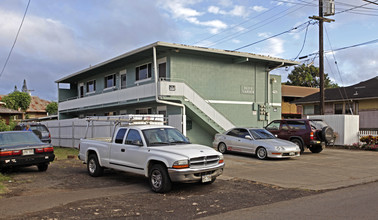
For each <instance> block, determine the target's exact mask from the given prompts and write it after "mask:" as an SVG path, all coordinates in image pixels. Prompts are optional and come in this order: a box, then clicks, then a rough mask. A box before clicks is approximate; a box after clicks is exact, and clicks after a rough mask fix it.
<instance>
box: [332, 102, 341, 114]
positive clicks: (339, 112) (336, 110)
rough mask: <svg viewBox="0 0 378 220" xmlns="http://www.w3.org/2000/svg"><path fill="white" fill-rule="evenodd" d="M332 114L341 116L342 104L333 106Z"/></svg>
mask: <svg viewBox="0 0 378 220" xmlns="http://www.w3.org/2000/svg"><path fill="white" fill-rule="evenodd" d="M334 114H343V104H342V103H341V104H335V105H334Z"/></svg>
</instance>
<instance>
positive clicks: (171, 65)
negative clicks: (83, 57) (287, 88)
mask: <svg viewBox="0 0 378 220" xmlns="http://www.w3.org/2000/svg"><path fill="white" fill-rule="evenodd" d="M296 64H298V63H297V62H294V61H289V60H284V59H278V58H273V57H269V56H262V55H256V54H251V53H243V52H235V51H226V50H218V49H210V48H203V47H195V46H187V45H180V44H172V43H164V42H156V43H153V44H151V45H147V46H145V47H142V48H139V49H136V50H133V51H131V52H128V53H125V54H122V55H120V56H118V57H115V58H113V59H111V60H107V61H105V62H103V63H100V64H97V65H95V66H92V67H89V68H87V69H84V70H81V71H79V72H76V73H73V74H71V75H68V76H66V77H63V78H61V79H59V80H57V81H56V83H58V88H59V89H58V99H59V100H58V104H59V107H58V109H59V119H68V118H75V117H79V118H83V117H86V116H94V115H96V116H106V115H108V116H109V115H123V114H164V115H165V116H166V117H167V120H168V124H169V125H172V126H175V127H176V128H178V129H179V130H181V131H182V132H183V133H184V134H186V135H187V136H188V137H189V138H190V140H191V141H192V142H193V143H202V144H206V145H209V146H210V145H211V142H212V140H213V137H214V134H215V133H218V132H223V131H225V130H227V129H230V128H232V127H234V126H251V127H263V126H264V125H267V123H268V122H269V121H271V120H273V119H279V118H281V77H280V76H276V75H271V74H270V71H271V70H272V69H275V68H278V67H285V66H291V65H296Z"/></svg>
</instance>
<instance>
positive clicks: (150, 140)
mask: <svg viewBox="0 0 378 220" xmlns="http://www.w3.org/2000/svg"><path fill="white" fill-rule="evenodd" d="M143 135H144V139H145V140H146V142H147V145H148V146H159V145H160V146H161V145H170V144H190V142H189V141H188V139H186V137H185V136H184V135H183V134H181V133H180V132H179V131H178V130H177V129H174V128H153V129H147V130H143Z"/></svg>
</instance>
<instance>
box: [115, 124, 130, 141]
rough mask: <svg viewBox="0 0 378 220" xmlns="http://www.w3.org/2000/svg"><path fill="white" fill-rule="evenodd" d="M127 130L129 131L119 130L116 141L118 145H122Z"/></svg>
mask: <svg viewBox="0 0 378 220" xmlns="http://www.w3.org/2000/svg"><path fill="white" fill-rule="evenodd" d="M126 130H127V129H124V128H122V129H119V130H118V133H117V135H116V137H115V140H114V142H115V143H116V144H122V142H123V138H124V137H125V133H126Z"/></svg>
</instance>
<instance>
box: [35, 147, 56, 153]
mask: <svg viewBox="0 0 378 220" xmlns="http://www.w3.org/2000/svg"><path fill="white" fill-rule="evenodd" d="M34 152H35V153H36V154H40V153H47V152H54V148H53V147H45V148H35V149H34Z"/></svg>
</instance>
